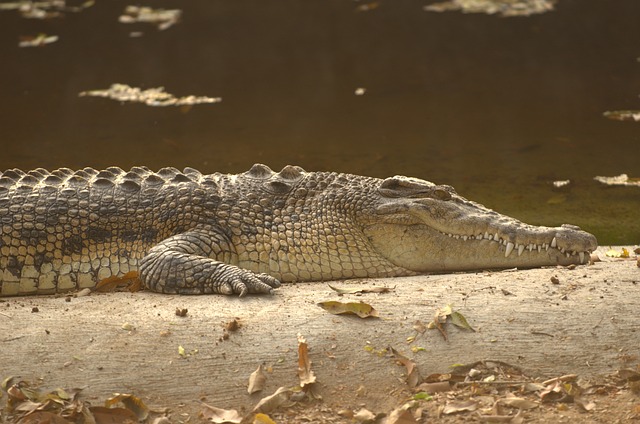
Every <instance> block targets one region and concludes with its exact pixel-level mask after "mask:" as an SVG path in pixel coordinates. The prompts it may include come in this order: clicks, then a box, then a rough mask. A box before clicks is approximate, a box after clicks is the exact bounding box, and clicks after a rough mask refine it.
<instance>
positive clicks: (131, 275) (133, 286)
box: [95, 271, 141, 292]
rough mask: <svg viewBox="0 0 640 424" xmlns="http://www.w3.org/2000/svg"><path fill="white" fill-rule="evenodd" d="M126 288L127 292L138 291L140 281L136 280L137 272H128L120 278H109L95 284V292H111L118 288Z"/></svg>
mask: <svg viewBox="0 0 640 424" xmlns="http://www.w3.org/2000/svg"><path fill="white" fill-rule="evenodd" d="M123 286H124V287H126V288H127V289H128V290H129V291H139V290H140V287H141V281H140V279H139V278H138V272H137V271H129V272H127V273H126V274H125V275H123V276H121V277H117V276H115V275H114V276H111V277H108V278H105V279H104V280H101V281H99V282H98V284H96V287H95V291H98V292H112V291H115V290H117V289H118V288H120V287H123Z"/></svg>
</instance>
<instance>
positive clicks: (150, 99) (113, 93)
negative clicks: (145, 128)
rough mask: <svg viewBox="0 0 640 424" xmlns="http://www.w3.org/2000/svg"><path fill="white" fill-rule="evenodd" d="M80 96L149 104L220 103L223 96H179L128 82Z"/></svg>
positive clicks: (85, 92)
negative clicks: (132, 85)
mask: <svg viewBox="0 0 640 424" xmlns="http://www.w3.org/2000/svg"><path fill="white" fill-rule="evenodd" d="M79 96H80V97H85V96H91V97H106V98H108V99H112V100H117V101H120V102H134V103H144V104H146V105H147V106H185V105H197V104H203V103H219V102H221V101H222V98H221V97H205V96H193V95H191V96H185V97H180V98H178V97H175V96H174V95H173V94H170V93H167V92H166V91H164V87H157V88H149V89H147V90H142V89H140V88H137V87H130V86H128V85H127V84H112V85H111V87H110V88H108V89H106V90H90V91H83V92H81V93H80V94H79Z"/></svg>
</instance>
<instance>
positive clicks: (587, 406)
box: [573, 398, 596, 412]
mask: <svg viewBox="0 0 640 424" xmlns="http://www.w3.org/2000/svg"><path fill="white" fill-rule="evenodd" d="M573 401H574V402H575V403H576V405H578V406H579V407H580V408H581V409H582V410H583V411H585V412H590V411H593V410H594V409H595V408H596V403H595V402H594V401H589V402H586V401H584V400H582V399H579V398H576V399H574V400H573Z"/></svg>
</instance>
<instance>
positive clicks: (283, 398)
mask: <svg viewBox="0 0 640 424" xmlns="http://www.w3.org/2000/svg"><path fill="white" fill-rule="evenodd" d="M290 395H291V390H290V389H286V388H284V387H280V388H279V389H278V390H276V391H275V393H274V394H272V395H271V396H267V397H264V398H262V399H260V402H258V404H257V405H256V406H255V407H254V408H253V412H262V413H265V414H267V413H269V412H271V411H273V410H274V409H277V408H278V407H280V406H281V405H283V404H284V403H286V402H288V401H289V396H290Z"/></svg>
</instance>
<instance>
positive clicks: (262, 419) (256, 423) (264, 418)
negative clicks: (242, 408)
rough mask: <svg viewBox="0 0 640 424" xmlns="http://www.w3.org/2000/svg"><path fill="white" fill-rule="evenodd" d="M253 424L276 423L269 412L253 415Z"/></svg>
mask: <svg viewBox="0 0 640 424" xmlns="http://www.w3.org/2000/svg"><path fill="white" fill-rule="evenodd" d="M253 424H276V422H275V421H273V420H272V419H271V417H270V416H268V415H267V414H256V416H255V417H253Z"/></svg>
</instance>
